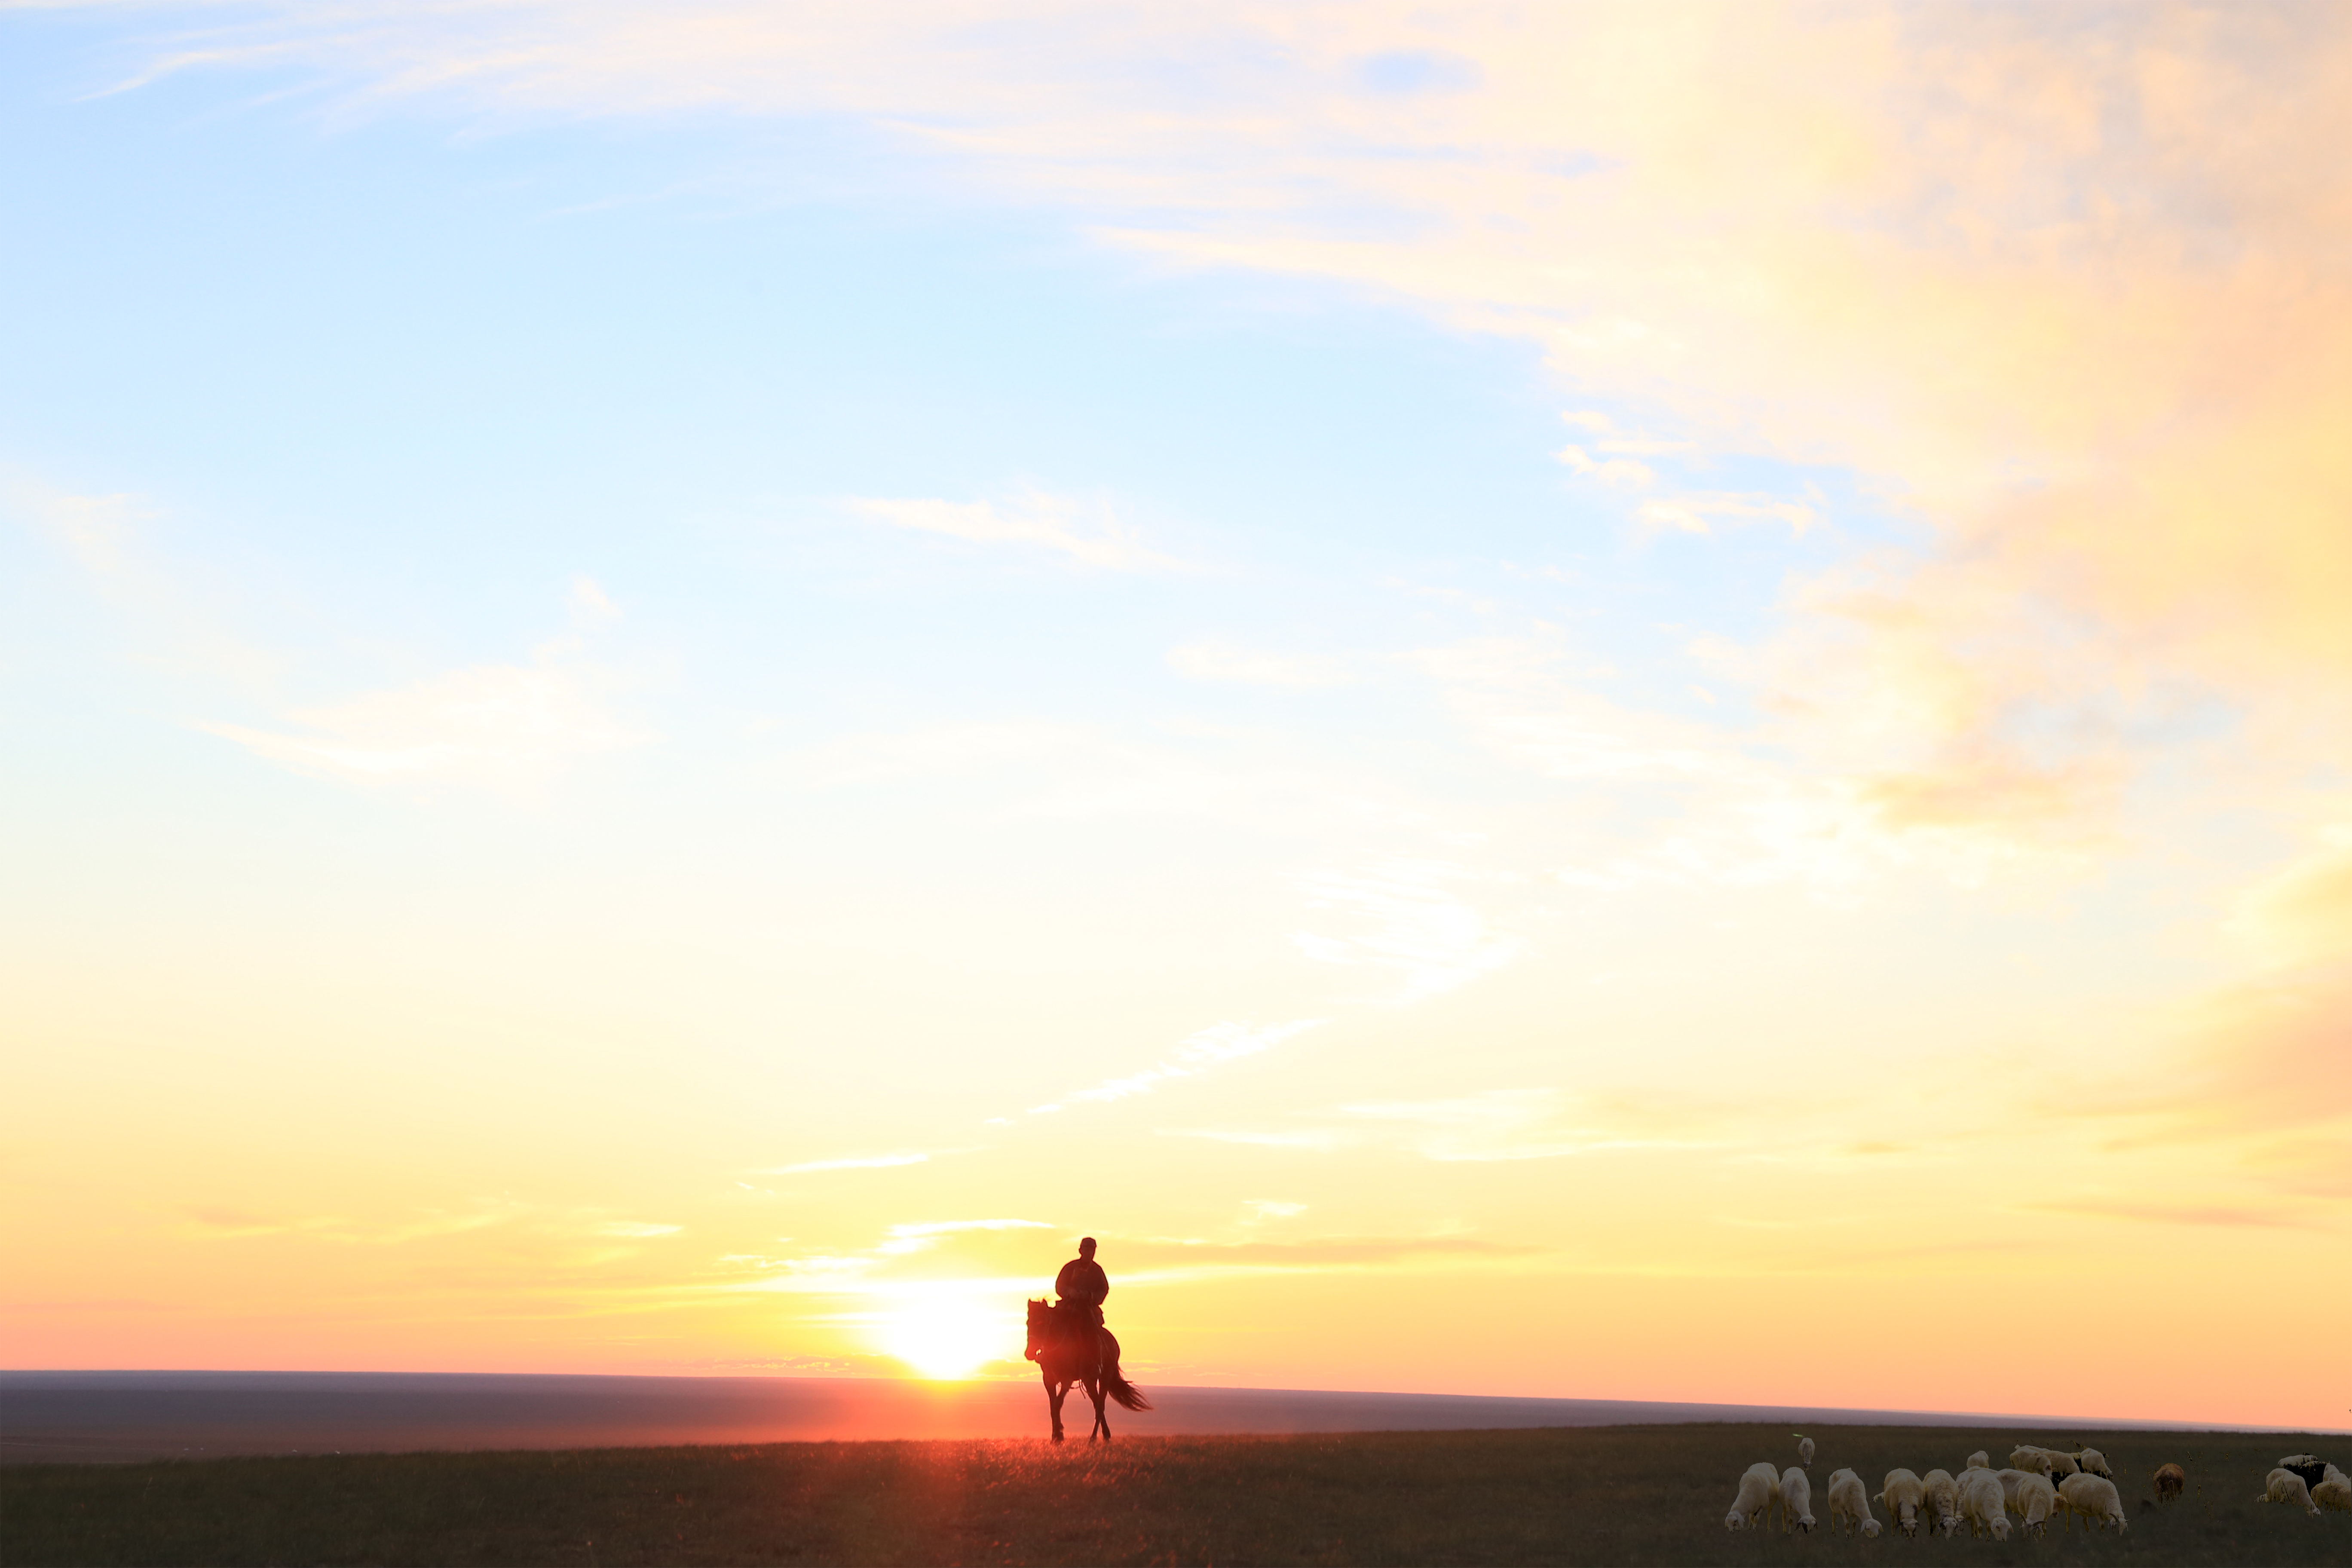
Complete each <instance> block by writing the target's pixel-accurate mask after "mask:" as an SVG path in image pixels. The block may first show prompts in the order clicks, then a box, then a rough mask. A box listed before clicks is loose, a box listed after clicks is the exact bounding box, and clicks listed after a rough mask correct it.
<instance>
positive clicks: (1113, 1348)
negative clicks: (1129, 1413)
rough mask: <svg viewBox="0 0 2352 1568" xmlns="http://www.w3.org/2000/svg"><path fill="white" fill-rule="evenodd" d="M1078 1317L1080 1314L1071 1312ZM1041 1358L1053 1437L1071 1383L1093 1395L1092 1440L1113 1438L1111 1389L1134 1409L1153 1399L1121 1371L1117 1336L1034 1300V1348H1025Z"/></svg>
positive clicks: (1036, 1359)
mask: <svg viewBox="0 0 2352 1568" xmlns="http://www.w3.org/2000/svg"><path fill="white" fill-rule="evenodd" d="M1071 1316H1072V1317H1075V1316H1076V1314H1075V1313H1073V1314H1071ZM1021 1353H1022V1356H1023V1357H1024V1359H1025V1360H1029V1361H1034V1362H1035V1363H1037V1371H1038V1373H1040V1374H1041V1375H1042V1376H1043V1377H1044V1378H1045V1408H1046V1409H1047V1411H1049V1412H1050V1413H1051V1414H1052V1415H1053V1417H1054V1441H1055V1442H1056V1443H1058V1442H1060V1441H1061V1440H1062V1401H1063V1400H1064V1399H1066V1398H1067V1397H1068V1396H1069V1393H1070V1384H1074V1383H1080V1384H1085V1385H1086V1390H1087V1398H1088V1399H1091V1400H1093V1401H1094V1405H1095V1424H1094V1426H1091V1427H1089V1428H1088V1429H1087V1442H1089V1443H1091V1442H1093V1441H1094V1440H1095V1439H1096V1438H1097V1437H1100V1438H1101V1439H1102V1440H1103V1441H1104V1442H1106V1443H1108V1442H1109V1441H1110V1423H1109V1422H1108V1421H1107V1420H1105V1419H1104V1418H1103V1398H1104V1396H1105V1395H1108V1396H1109V1397H1110V1398H1113V1399H1116V1400H1118V1402H1119V1404H1120V1405H1124V1406H1125V1407H1126V1408H1128V1409H1129V1410H1149V1409H1150V1408H1151V1401H1150V1400H1149V1399H1146V1398H1144V1397H1143V1394H1142V1393H1141V1392H1140V1391H1139V1389H1137V1387H1136V1386H1135V1384H1131V1383H1129V1382H1128V1381H1127V1379H1126V1378H1124V1377H1122V1376H1120V1375H1119V1370H1118V1335H1116V1334H1114V1333H1112V1332H1111V1331H1109V1330H1108V1329H1105V1328H1097V1326H1095V1325H1094V1324H1092V1323H1089V1322H1087V1321H1084V1320H1078V1321H1075V1322H1073V1321H1067V1320H1066V1319H1065V1317H1064V1315H1063V1314H1062V1313H1061V1312H1060V1311H1058V1310H1055V1308H1053V1307H1052V1306H1049V1305H1048V1304H1046V1303H1045V1302H1044V1301H1032V1302H1030V1303H1029V1348H1028V1349H1027V1350H1025V1351H1024V1352H1021Z"/></svg>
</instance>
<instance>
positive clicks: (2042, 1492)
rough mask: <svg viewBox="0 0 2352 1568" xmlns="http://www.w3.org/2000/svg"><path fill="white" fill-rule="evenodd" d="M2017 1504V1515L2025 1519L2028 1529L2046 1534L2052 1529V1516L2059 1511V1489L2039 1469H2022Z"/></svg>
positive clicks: (2034, 1532) (2019, 1477)
mask: <svg viewBox="0 0 2352 1568" xmlns="http://www.w3.org/2000/svg"><path fill="white" fill-rule="evenodd" d="M2016 1506H2017V1517H2018V1518H2020V1519H2021V1520H2023V1521H2025V1525H2024V1528H2025V1530H2026V1531H2027V1532H2028V1533H2029V1534H2032V1535H2041V1534H2044V1533H2046V1532H2047V1531H2048V1530H2049V1529H2050V1516H2051V1515H2052V1514H2053V1513H2056V1512H2057V1511H2058V1489H2057V1488H2055V1487H2053V1486H2052V1485H2051V1484H2050V1478H2049V1477H2048V1476H2045V1475H2043V1474H2042V1472H2041V1471H2039V1470H2021V1471H2020V1472H2018V1482H2017V1504H2016Z"/></svg>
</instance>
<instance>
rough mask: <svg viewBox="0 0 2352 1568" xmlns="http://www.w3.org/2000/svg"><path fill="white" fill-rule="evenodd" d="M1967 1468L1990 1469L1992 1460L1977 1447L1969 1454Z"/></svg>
mask: <svg viewBox="0 0 2352 1568" xmlns="http://www.w3.org/2000/svg"><path fill="white" fill-rule="evenodd" d="M1968 1468H1969V1469H1971V1470H1990V1469H1991V1468H1992V1460H1991V1458H1990V1457H1989V1456H1987V1454H1986V1453H1985V1451H1984V1450H1983V1449H1982V1448H1979V1449H1978V1450H1977V1451H1976V1452H1975V1453H1973V1454H1970V1455H1969V1462H1968Z"/></svg>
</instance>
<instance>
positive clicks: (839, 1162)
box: [754, 1150, 931, 1176]
mask: <svg viewBox="0 0 2352 1568" xmlns="http://www.w3.org/2000/svg"><path fill="white" fill-rule="evenodd" d="M930 1157H931V1156H930V1155H929V1153H927V1152H923V1151H921V1150H907V1151H905V1152H899V1153H895V1154H849V1155H845V1156H844V1157H842V1158H840V1159H836V1160H803V1161H802V1162H801V1163H799V1164H796V1165H771V1166H767V1167H765V1168H763V1169H761V1170H760V1171H758V1172H755V1173H754V1174H757V1175H762V1176H802V1175H806V1174H808V1173H811V1172H813V1171H887V1170H888V1169H890V1168H891V1167H893V1166H896V1165H919V1164H922V1163H924V1162H926V1161H928V1160H929V1159H930Z"/></svg>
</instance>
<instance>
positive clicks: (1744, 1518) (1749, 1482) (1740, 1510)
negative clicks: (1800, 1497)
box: [1723, 1459, 1780, 1530]
mask: <svg viewBox="0 0 2352 1568" xmlns="http://www.w3.org/2000/svg"><path fill="white" fill-rule="evenodd" d="M1779 1501H1780V1471H1778V1470H1776V1469H1774V1468H1772V1462H1771V1461H1770V1460H1769V1459H1759V1460H1757V1461H1756V1462H1755V1463H1754V1464H1752V1465H1750V1466H1748V1473H1747V1474H1746V1475H1743V1476H1741V1477H1740V1478H1739V1495H1738V1497H1737V1498H1734V1499H1733V1500H1732V1503H1731V1511H1730V1512H1729V1513H1727V1514H1725V1515H1724V1516H1723V1528H1724V1529H1726V1530H1756V1529H1759V1528H1760V1527H1761V1525H1762V1523H1763V1520H1764V1516H1765V1515H1766V1514H1767V1513H1769V1512H1770V1511H1771V1509H1772V1505H1773V1504H1774V1503H1776V1502H1779Z"/></svg>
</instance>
